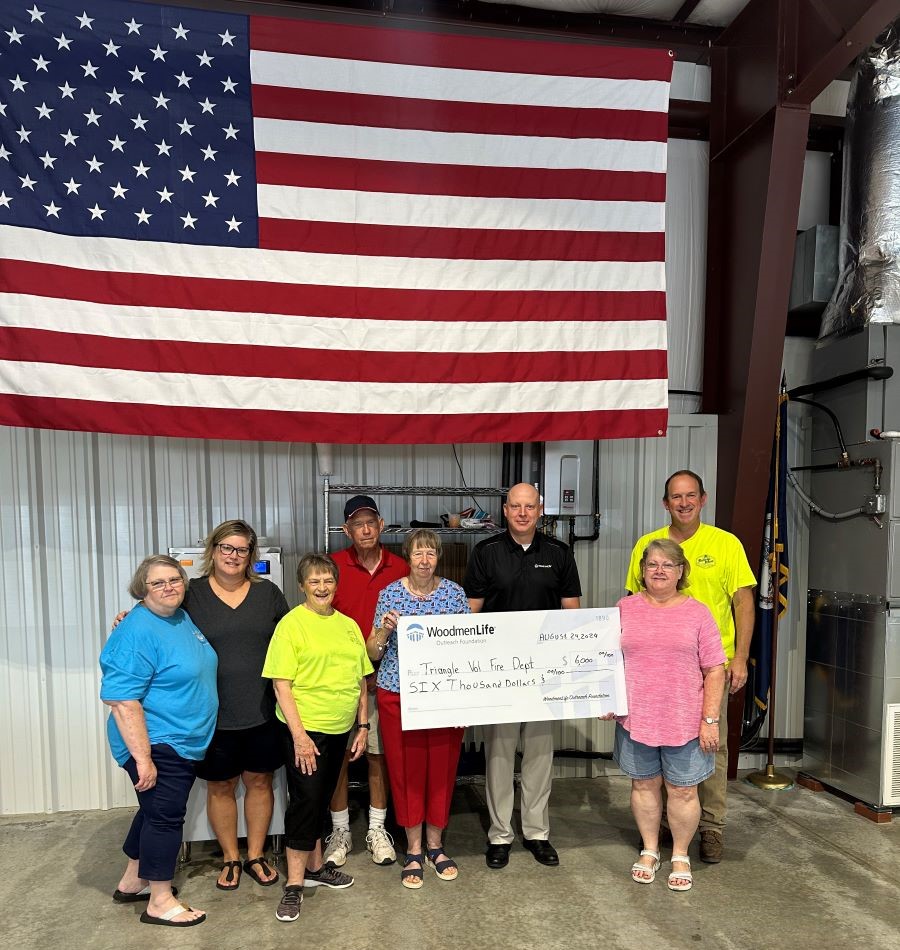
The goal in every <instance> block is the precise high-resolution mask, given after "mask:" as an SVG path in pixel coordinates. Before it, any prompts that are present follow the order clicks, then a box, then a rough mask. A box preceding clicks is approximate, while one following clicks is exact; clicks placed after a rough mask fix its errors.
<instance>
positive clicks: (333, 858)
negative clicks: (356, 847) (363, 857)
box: [322, 828, 353, 868]
mask: <svg viewBox="0 0 900 950" xmlns="http://www.w3.org/2000/svg"><path fill="white" fill-rule="evenodd" d="M352 850H353V838H351V837H350V829H349V828H335V829H334V831H332V832H331V834H330V835H329V836H328V837H327V838H326V839H325V854H324V855H322V860H323V861H324V862H325V864H333V865H334V866H335V867H336V868H340V867H343V866H344V864H345V863H346V861H347V855H348V854H349V853H350V852H351V851H352Z"/></svg>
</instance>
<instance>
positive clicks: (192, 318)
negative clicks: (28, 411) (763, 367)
mask: <svg viewBox="0 0 900 950" xmlns="http://www.w3.org/2000/svg"><path fill="white" fill-rule="evenodd" d="M126 283H127V285H130V281H126ZM97 296H103V295H102V294H98V295H97ZM109 296H115V295H114V294H110V295H109ZM126 296H127V295H126ZM0 299H2V303H3V312H4V323H5V324H6V325H7V326H9V327H16V328H19V329H35V330H49V331H59V332H65V333H73V334H75V333H78V332H82V333H85V334H87V335H88V336H90V337H111V338H121V337H122V336H123V335H124V330H125V329H126V328H127V336H128V339H129V340H132V339H134V340H137V339H143V340H164V341H173V340H177V341H183V342H188V343H222V344H227V345H236V346H241V345H247V344H250V343H252V344H255V345H258V346H269V347H275V348H285V347H296V348H299V349H305V348H315V349H320V350H324V351H330V350H332V349H339V350H344V351H346V352H347V353H364V352H384V353H394V352H396V351H397V343H398V341H405V342H406V345H407V346H408V347H409V348H410V349H413V348H414V350H415V354H416V355H415V358H418V357H419V356H420V355H421V356H422V357H426V356H427V355H428V354H453V353H488V354H492V358H497V357H500V356H503V357H506V355H507V354H509V353H512V352H514V353H515V354H516V358H517V359H518V357H519V356H520V355H521V354H523V353H543V352H567V353H571V354H575V353H580V352H582V351H584V352H588V351H593V352H595V353H600V352H603V351H623V352H624V351H632V352H636V353H640V352H641V351H644V350H648V351H649V350H658V351H664V350H665V348H666V324H665V321H664V320H662V319H660V320H638V321H627V320H619V321H613V320H610V321H602V322H594V323H591V322H578V321H574V320H560V321H553V322H546V321H538V320H535V321H508V322H497V321H484V322H481V323H475V322H462V321H459V320H453V321H434V320H431V321H424V320H423V321H419V322H420V324H421V325H420V326H418V327H413V328H411V327H409V325H408V323H406V322H404V321H399V320H372V319H359V318H354V317H347V316H327V317H322V316H309V315H304V314H302V313H285V314H276V313H263V312H259V311H255V312H247V313H240V312H237V311H235V310H234V308H230V309H228V308H223V309H221V310H207V309H201V308H199V307H196V306H195V307H186V308H182V309H178V308H176V307H173V306H171V305H170V306H168V307H165V306H161V305H145V306H128V305H122V304H117V303H115V302H111V301H110V302H91V301H70V302H69V304H68V305H67V307H66V308H65V309H64V310H62V311H61V310H60V308H59V307H58V306H56V305H55V300H54V298H52V297H48V296H39V295H31V294H7V295H6V296H5V297H3V298H0ZM198 300H202V301H203V302H204V303H206V302H207V301H208V295H206V294H198ZM260 301H265V297H264V296H263V295H262V293H260V294H259V295H257V302H260ZM93 345H94V343H93V341H92V346H93ZM406 357H407V359H406V362H407V363H408V362H410V360H411V359H412V357H410V355H409V353H407V354H406ZM324 362H325V363H326V364H327V362H328V361H327V360H326V361H324Z"/></svg>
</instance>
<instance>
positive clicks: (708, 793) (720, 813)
mask: <svg viewBox="0 0 900 950" xmlns="http://www.w3.org/2000/svg"><path fill="white" fill-rule="evenodd" d="M727 789H728V682H727V681H726V684H725V690H724V691H723V695H722V706H721V709H720V710H719V751H718V752H716V771H715V772H714V773H713V774H712V775H710V777H709V778H708V779H707V780H706V781H705V782H701V783H700V786H699V787H698V789H697V793H698V794H699V796H700V830H701V831H723V830H724V828H725V813H726V811H727V805H726V801H725V796H726V793H727Z"/></svg>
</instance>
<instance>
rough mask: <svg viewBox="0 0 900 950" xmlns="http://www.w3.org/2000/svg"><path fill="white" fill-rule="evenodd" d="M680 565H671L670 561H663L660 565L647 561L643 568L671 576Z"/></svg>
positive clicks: (656, 562)
mask: <svg viewBox="0 0 900 950" xmlns="http://www.w3.org/2000/svg"><path fill="white" fill-rule="evenodd" d="M680 566H681V565H679V564H673V563H672V562H671V561H663V562H662V564H660V563H659V562H658V561H647V562H646V563H645V564H644V567H645V568H646V569H647V570H648V571H663V572H664V573H666V574H671V573H672V572H673V571H676V570H678V568H679V567H680Z"/></svg>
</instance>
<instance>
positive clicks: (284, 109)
mask: <svg viewBox="0 0 900 950" xmlns="http://www.w3.org/2000/svg"><path fill="white" fill-rule="evenodd" d="M253 114H254V115H255V116H257V117H258V118H261V119H279V118H280V119H286V120H291V121H301V122H332V121H333V120H334V117H335V116H336V115H339V116H340V117H341V120H342V121H343V122H344V123H345V124H347V125H359V126H379V127H381V128H394V129H427V130H429V131H432V132H481V133H489V134H491V135H531V136H555V137H558V138H594V137H598V138H599V137H603V138H612V139H622V140H626V141H632V140H633V141H642V142H644V141H649V142H665V141H666V139H667V137H668V131H669V117H668V115H667V113H665V112H636V111H626V110H624V109H596V108H595V109H585V108H581V107H576V108H568V109H567V108H563V107H560V106H553V107H549V106H544V107H541V106H518V105H494V104H492V103H480V102H447V101H441V100H437V99H404V98H400V97H397V96H395V97H391V96H376V95H372V94H371V93H367V94H365V95H362V94H359V93H343V92H325V91H322V90H317V89H284V88H281V87H278V86H262V85H258V84H257V83H256V82H254V85H253Z"/></svg>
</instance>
